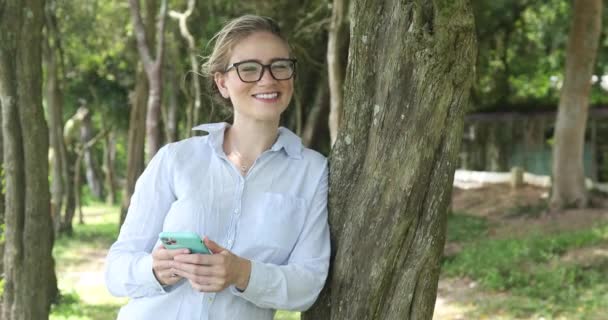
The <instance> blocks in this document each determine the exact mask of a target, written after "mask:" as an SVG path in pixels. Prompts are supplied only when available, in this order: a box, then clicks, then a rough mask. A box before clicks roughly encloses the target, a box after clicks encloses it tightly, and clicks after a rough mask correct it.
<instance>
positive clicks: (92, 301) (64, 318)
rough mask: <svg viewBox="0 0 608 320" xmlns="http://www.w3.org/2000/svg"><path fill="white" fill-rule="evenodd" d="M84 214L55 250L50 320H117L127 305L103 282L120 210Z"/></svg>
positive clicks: (288, 318) (280, 319)
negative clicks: (55, 296)
mask: <svg viewBox="0 0 608 320" xmlns="http://www.w3.org/2000/svg"><path fill="white" fill-rule="evenodd" d="M83 212H84V221H85V224H83V225H80V224H78V223H75V224H74V234H73V236H72V237H67V236H62V237H60V238H59V239H57V240H56V242H55V247H54V248H53V256H54V257H55V264H56V271H57V277H58V281H59V289H60V291H61V301H60V303H59V304H57V305H54V306H53V307H52V310H51V316H50V319H51V320H108V319H115V318H116V315H117V314H118V309H119V308H120V306H122V305H123V304H125V303H126V302H127V299H125V298H116V297H113V296H111V295H110V293H108V291H107V290H106V288H105V285H104V282H103V263H104V259H105V256H106V253H107V250H108V248H109V247H110V245H111V244H112V242H114V239H115V238H116V236H117V235H118V224H117V222H118V213H119V208H118V207H116V206H107V205H105V204H100V203H96V204H92V205H89V206H86V207H84V208H83ZM76 220H77V219H75V221H76ZM275 319H277V320H296V319H300V315H299V313H296V312H288V311H279V312H277V314H276V316H275Z"/></svg>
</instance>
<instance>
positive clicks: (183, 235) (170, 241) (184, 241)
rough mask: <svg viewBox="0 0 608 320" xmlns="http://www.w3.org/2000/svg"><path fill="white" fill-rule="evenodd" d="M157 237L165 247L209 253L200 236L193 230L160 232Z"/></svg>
mask: <svg viewBox="0 0 608 320" xmlns="http://www.w3.org/2000/svg"><path fill="white" fill-rule="evenodd" d="M158 237H159V238H160V242H162V244H163V245H164V246H165V248H167V249H189V250H190V253H202V254H211V250H209V248H207V246H206V245H205V244H204V243H203V240H202V239H201V237H199V236H198V234H196V233H194V232H161V233H160V234H159V235H158Z"/></svg>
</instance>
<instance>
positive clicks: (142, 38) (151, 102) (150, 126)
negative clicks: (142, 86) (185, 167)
mask: <svg viewBox="0 0 608 320" xmlns="http://www.w3.org/2000/svg"><path fill="white" fill-rule="evenodd" d="M129 7H130V8H131V20H132V21H133V29H134V31H135V38H136V39H137V51H138V52H139V57H140V59H141V62H142V63H143V66H144V70H145V72H146V76H147V78H148V107H147V113H146V138H147V139H146V156H147V157H148V158H152V157H153V156H154V154H156V152H157V151H158V149H160V147H161V143H162V141H161V138H162V134H161V125H160V119H161V103H162V101H163V99H162V94H163V82H162V64H163V51H164V41H165V32H164V31H165V21H166V17H167V0H161V6H160V12H159V16H158V25H157V30H156V36H157V39H156V50H155V57H154V58H153V57H152V55H151V54H150V46H148V42H147V40H146V28H145V26H144V23H143V21H142V18H141V14H140V9H139V0H129Z"/></svg>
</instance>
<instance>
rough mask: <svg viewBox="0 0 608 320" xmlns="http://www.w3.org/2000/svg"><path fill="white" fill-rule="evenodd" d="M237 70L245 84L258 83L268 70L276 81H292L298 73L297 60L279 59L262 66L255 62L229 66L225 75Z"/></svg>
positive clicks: (250, 61)
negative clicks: (231, 70)
mask: <svg viewBox="0 0 608 320" xmlns="http://www.w3.org/2000/svg"><path fill="white" fill-rule="evenodd" d="M233 68H234V69H236V73H237V74H238V76H239V79H241V81H243V82H258V81H260V79H262V77H263V76H264V70H265V69H266V68H268V71H270V75H271V76H272V78H273V79H275V80H288V79H291V78H292V77H293V76H294V74H295V73H296V59H277V60H274V61H273V62H271V63H270V64H261V63H259V62H257V61H255V60H246V61H241V62H236V63H233V64H231V65H230V66H228V68H226V71H224V73H226V72H228V71H230V69H233Z"/></svg>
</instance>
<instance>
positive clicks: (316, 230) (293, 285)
mask: <svg viewBox="0 0 608 320" xmlns="http://www.w3.org/2000/svg"><path fill="white" fill-rule="evenodd" d="M327 193H328V169H327V162H325V167H324V169H323V173H322V175H321V179H320V181H319V183H318V185H317V188H316V191H315V195H314V197H313V199H312V201H311V205H310V207H309V210H310V212H309V213H308V215H307V219H306V221H305V223H304V227H303V230H302V233H301V234H300V238H299V239H298V241H297V243H296V245H295V247H294V249H293V251H292V253H291V255H290V257H289V260H288V262H287V264H286V265H275V264H270V263H263V262H259V261H251V275H250V277H249V284H248V285H247V288H246V289H245V290H244V291H239V290H238V289H237V288H236V287H234V286H233V287H231V292H232V293H233V294H234V295H236V296H240V297H242V298H244V299H246V300H248V301H250V302H251V303H253V304H255V305H257V306H258V307H261V308H271V309H283V310H292V311H305V310H307V309H308V308H310V307H311V306H312V305H313V303H314V302H315V300H316V299H317V297H318V296H319V293H320V292H321V289H323V285H324V284H325V280H326V278H327V273H328V269H329V259H330V251H331V246H330V237H329V225H328V223H327Z"/></svg>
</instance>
